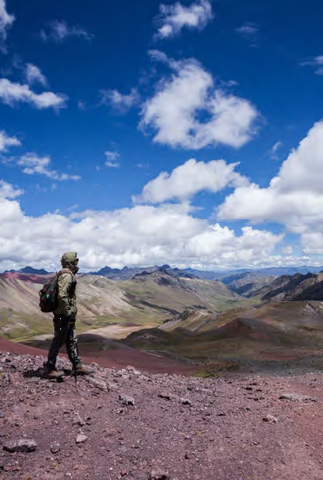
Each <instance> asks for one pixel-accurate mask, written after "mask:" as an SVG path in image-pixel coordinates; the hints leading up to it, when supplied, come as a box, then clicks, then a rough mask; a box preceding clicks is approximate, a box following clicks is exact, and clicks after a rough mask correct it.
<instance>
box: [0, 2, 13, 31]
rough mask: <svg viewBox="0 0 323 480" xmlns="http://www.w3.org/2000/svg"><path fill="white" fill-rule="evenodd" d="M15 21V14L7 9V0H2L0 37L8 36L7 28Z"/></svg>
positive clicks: (0, 3)
mask: <svg viewBox="0 0 323 480" xmlns="http://www.w3.org/2000/svg"><path fill="white" fill-rule="evenodd" d="M14 21H15V16H14V15H11V14H10V13H8V11H7V5H6V0H0V37H1V38H2V39H3V40H5V39H6V37H7V30H8V29H9V28H10V27H11V25H12V24H13V22H14Z"/></svg>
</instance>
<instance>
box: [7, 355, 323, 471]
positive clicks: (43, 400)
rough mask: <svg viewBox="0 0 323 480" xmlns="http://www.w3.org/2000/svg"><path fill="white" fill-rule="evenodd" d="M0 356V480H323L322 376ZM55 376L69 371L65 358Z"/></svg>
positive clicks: (29, 356) (64, 364) (28, 356)
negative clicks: (73, 373)
mask: <svg viewBox="0 0 323 480" xmlns="http://www.w3.org/2000/svg"><path fill="white" fill-rule="evenodd" d="M43 361H44V358H43V357H41V356H36V357H35V356H31V355H17V354H14V353H6V352H2V353H1V352H0V392H1V397H0V479H1V480H4V479H6V480H7V479H8V480H9V479H10V480H15V479H23V480H34V479H41V480H47V479H50V480H56V479H57V480H61V479H64V478H71V479H73V478H74V479H78V480H83V479H89V480H96V479H98V480H99V479H100V480H101V479H105V480H110V479H111V480H116V479H135V480H176V479H177V480H200V479H202V480H266V479H268V480H269V479H270V480H290V479H293V480H300V479H306V480H322V478H323V437H322V431H323V416H322V415H323V411H322V402H323V375H321V374H320V373H315V374H314V373H306V374H303V375H297V376H296V375H285V376H277V375H261V376H260V375H257V376H255V375H252V374H250V375H247V374H243V375H235V376H231V377H230V376H226V377H225V378H208V379H202V378H194V377H188V376H181V375H173V374H156V375H152V374H149V373H145V372H141V371H138V370H136V369H135V368H134V367H131V366H129V367H127V368H123V369H121V370H120V369H119V370H118V369H117V368H110V369H108V368H104V367H100V366H99V365H97V364H92V366H93V368H94V375H93V377H91V378H85V377H83V378H78V380H77V383H75V379H74V378H73V377H70V376H66V377H65V378H64V381H63V382H59V383H58V382H56V381H48V380H44V379H43V378H41V376H40V373H41V367H42V365H43ZM59 362H60V367H63V368H68V367H69V365H68V362H67V360H66V359H65V358H60V360H59Z"/></svg>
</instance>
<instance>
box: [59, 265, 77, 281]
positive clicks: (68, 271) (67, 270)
mask: <svg viewBox="0 0 323 480" xmlns="http://www.w3.org/2000/svg"><path fill="white" fill-rule="evenodd" d="M63 273H70V274H71V275H72V279H73V280H75V276H74V274H73V272H71V270H70V269H69V268H62V270H60V271H59V272H58V273H56V278H57V279H58V277H59V276H60V275H62V274H63Z"/></svg>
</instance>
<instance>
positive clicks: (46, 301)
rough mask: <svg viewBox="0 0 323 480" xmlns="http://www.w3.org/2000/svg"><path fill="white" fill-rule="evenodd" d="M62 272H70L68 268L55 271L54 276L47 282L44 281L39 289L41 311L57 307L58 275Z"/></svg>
mask: <svg viewBox="0 0 323 480" xmlns="http://www.w3.org/2000/svg"><path fill="white" fill-rule="evenodd" d="M62 273H71V271H70V270H61V271H60V272H58V273H56V275H55V277H53V278H52V279H51V280H49V282H47V283H45V285H44V286H43V288H42V289H41V290H39V307H40V309H41V311H42V312H45V313H48V312H54V310H56V308H57V306H58V305H57V304H58V299H57V294H58V284H57V282H58V277H59V276H60V275H61V274H62Z"/></svg>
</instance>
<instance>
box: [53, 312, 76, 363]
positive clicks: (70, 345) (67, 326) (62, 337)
mask: <svg viewBox="0 0 323 480" xmlns="http://www.w3.org/2000/svg"><path fill="white" fill-rule="evenodd" d="M53 323H54V338H53V340H52V343H51V346H50V349H49V352H48V360H47V364H46V366H47V367H48V368H51V369H54V368H55V366H56V360H57V356H58V352H59V350H60V348H61V347H62V346H63V345H64V343H65V345H66V350H67V354H68V358H69V359H70V361H71V363H72V364H73V367H79V366H81V365H82V361H81V358H80V356H79V352H78V348H77V340H76V337H75V322H70V321H69V320H68V317H63V316H56V315H55V316H54V319H53Z"/></svg>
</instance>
